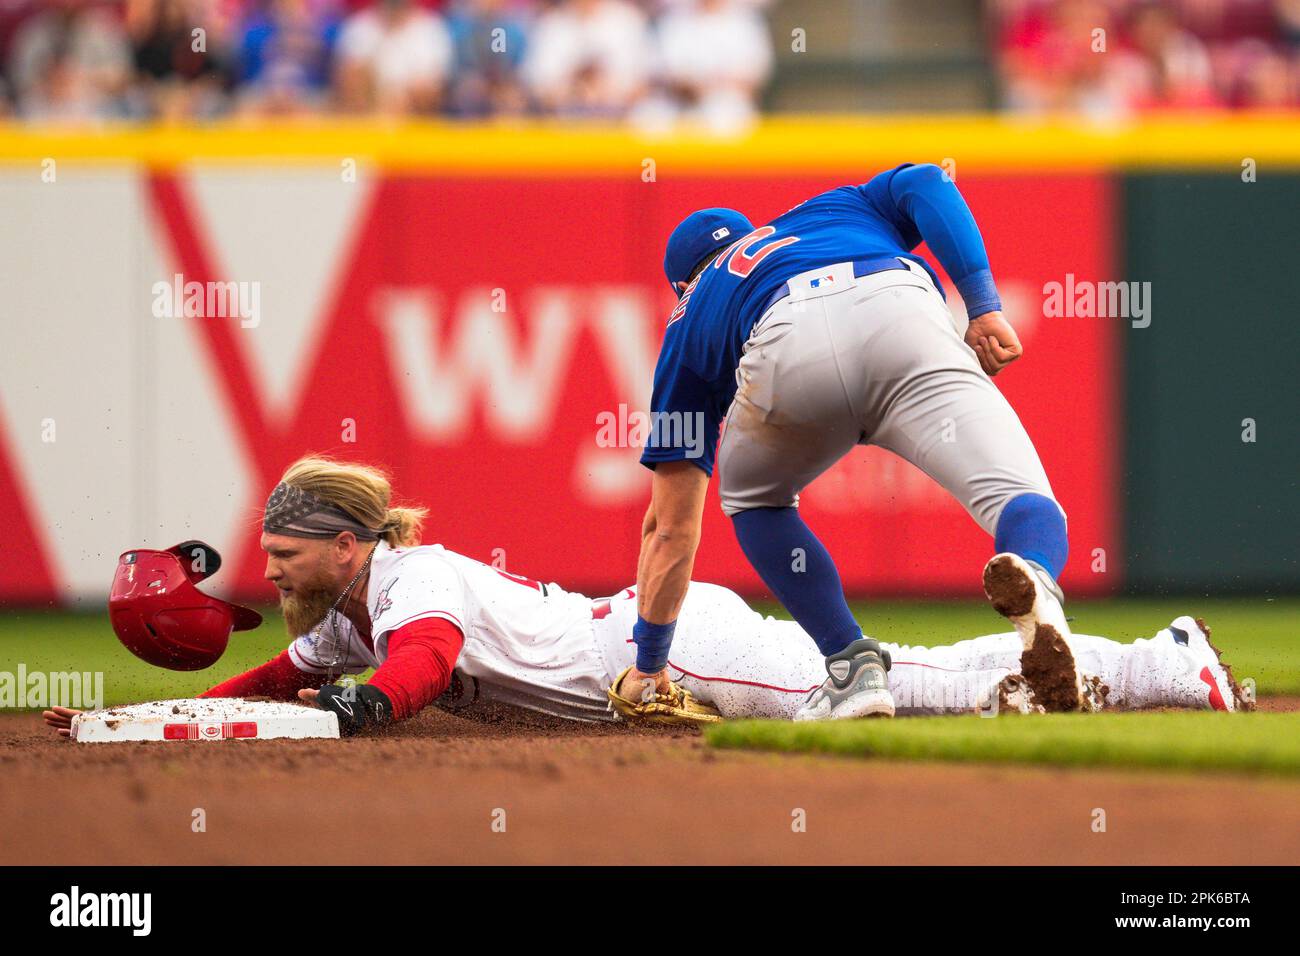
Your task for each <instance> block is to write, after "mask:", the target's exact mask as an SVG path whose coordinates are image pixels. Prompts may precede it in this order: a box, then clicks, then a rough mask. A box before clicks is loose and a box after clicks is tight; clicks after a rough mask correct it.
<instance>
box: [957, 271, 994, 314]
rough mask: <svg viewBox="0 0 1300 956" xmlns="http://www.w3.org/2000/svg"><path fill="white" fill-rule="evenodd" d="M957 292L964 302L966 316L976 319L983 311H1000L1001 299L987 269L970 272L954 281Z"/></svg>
mask: <svg viewBox="0 0 1300 956" xmlns="http://www.w3.org/2000/svg"><path fill="white" fill-rule="evenodd" d="M956 285H957V293H958V295H960V296H961V300H962V301H963V302H965V303H966V317H967V318H969V319H978V318H979V317H980V316H981V315H983V314H984V313H985V312H1001V311H1002V299H1001V298H999V297H998V287H997V286H996V285H994V283H993V273H992V272H991V271H989V270H988V269H981V270H980V271H979V272H972V273H971V274H970V275H968V276H966V278H964V279H960V280H958V281H957V283H956Z"/></svg>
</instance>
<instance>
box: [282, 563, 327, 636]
mask: <svg viewBox="0 0 1300 956" xmlns="http://www.w3.org/2000/svg"><path fill="white" fill-rule="evenodd" d="M322 563H323V562H322ZM342 590H343V589H342V588H340V587H339V586H338V585H336V584H334V582H333V581H331V580H330V579H329V576H328V575H327V574H326V573H325V570H324V568H323V567H322V568H321V570H320V573H319V574H317V576H316V577H315V578H313V579H312V580H311V581H309V582H307V584H306V585H304V586H303V587H301V588H296V589H295V590H294V591H293V592H292V593H291V594H281V595H280V610H281V611H282V612H283V614H284V624H285V627H286V628H287V629H288V631H289V633H290V634H291V635H292V636H294V637H300V636H302V635H303V634H309V633H311V631H312V630H313V629H314V628H315V627H316V625H317V624H319V623H320V622H321V621H323V620H325V615H326V614H328V613H329V611H330V608H331V607H333V606H334V602H335V601H337V600H338V599H339V595H340V594H341V593H342Z"/></svg>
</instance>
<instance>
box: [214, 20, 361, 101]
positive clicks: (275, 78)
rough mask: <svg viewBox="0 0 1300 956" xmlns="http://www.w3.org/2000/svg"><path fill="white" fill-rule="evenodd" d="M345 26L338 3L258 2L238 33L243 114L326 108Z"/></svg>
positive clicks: (237, 75) (238, 70)
mask: <svg viewBox="0 0 1300 956" xmlns="http://www.w3.org/2000/svg"><path fill="white" fill-rule="evenodd" d="M341 25H342V16H341V11H340V9H339V4H338V3H337V2H335V0H252V2H250V3H249V4H248V10H247V11H246V14H245V16H244V18H243V19H242V21H241V22H240V23H239V26H238V29H237V31H236V35H237V69H236V77H237V82H238V83H239V84H240V86H241V89H240V93H239V99H240V110H241V111H242V112H245V113H255V114H261V115H290V114H294V113H298V112H302V111H304V110H307V109H313V110H319V109H321V108H322V106H323V105H324V100H325V97H326V94H327V93H328V90H329V82H330V54H331V52H332V49H333V46H334V43H335V41H336V40H337V38H338V33H339V30H340V27H341Z"/></svg>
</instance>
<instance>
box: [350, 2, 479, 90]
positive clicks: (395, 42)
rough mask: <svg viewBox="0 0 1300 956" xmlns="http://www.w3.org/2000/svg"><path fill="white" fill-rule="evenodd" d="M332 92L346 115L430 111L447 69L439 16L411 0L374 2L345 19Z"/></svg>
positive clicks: (448, 51) (447, 46)
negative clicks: (374, 112)
mask: <svg viewBox="0 0 1300 956" xmlns="http://www.w3.org/2000/svg"><path fill="white" fill-rule="evenodd" d="M337 56H338V63H337V67H336V72H335V90H336V92H337V95H338V100H339V104H340V106H341V107H342V109H343V110H344V111H347V112H358V113H359V112H368V111H376V112H379V113H382V114H385V115H410V114H417V113H430V112H433V111H434V110H435V109H436V108H437V107H438V105H439V103H440V102H441V99H442V94H443V88H444V86H445V85H446V83H447V79H448V75H449V73H450V71H451V66H452V56H453V51H452V44H451V37H450V35H449V34H448V33H447V27H446V25H445V24H444V23H443V21H442V18H441V17H439V16H438V15H437V14H435V13H431V12H429V11H427V10H422V9H420V8H419V7H418V6H416V5H415V3H413V2H412V0H378V2H377V3H376V4H375V5H374V6H373V7H370V8H369V9H364V10H361V11H360V12H358V13H355V14H353V15H352V16H350V17H348V18H347V20H346V21H344V24H343V30H342V33H340V35H339V42H338V51H337Z"/></svg>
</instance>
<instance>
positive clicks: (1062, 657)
mask: <svg viewBox="0 0 1300 956" xmlns="http://www.w3.org/2000/svg"><path fill="white" fill-rule="evenodd" d="M984 593H985V595H987V596H988V599H989V603H991V604H992V605H993V609H994V610H996V611H997V612H998V613H999V614H1001V615H1002V616H1003V617H1005V618H1008V619H1009V620H1010V621H1011V623H1012V624H1013V625H1014V626H1015V628H1016V633H1017V634H1019V635H1020V643H1021V646H1022V647H1023V648H1024V651H1023V653H1022V654H1021V655H1020V673H1021V674H1022V675H1023V676H1024V678H1025V679H1026V680H1027V681H1028V682H1029V685H1030V687H1032V688H1033V690H1034V699H1035V701H1036V702H1037V703H1038V704H1041V705H1042V706H1043V708H1044V709H1046V710H1047V711H1048V712H1057V711H1071V710H1083V711H1089V712H1091V711H1096V710H1099V709H1100V706H1101V703H1100V701H1099V700H1098V697H1099V695H1098V693H1097V692H1095V691H1094V690H1093V689H1092V688H1090V687H1089V686H1088V684H1087V683H1086V682H1085V681H1084V678H1083V675H1082V674H1080V673H1079V668H1078V666H1077V664H1076V663H1075V659H1074V651H1073V650H1072V649H1071V647H1070V636H1071V635H1070V625H1069V624H1068V623H1067V622H1066V620H1065V607H1064V601H1065V598H1064V595H1063V594H1062V593H1061V589H1060V587H1059V586H1058V585H1057V583H1056V582H1055V581H1054V580H1052V576H1051V575H1050V574H1048V573H1047V571H1045V570H1044V569H1043V568H1042V567H1040V566H1039V565H1038V564H1036V563H1035V562H1033V561H1026V560H1025V559H1024V558H1022V557H1020V555H1018V554H1011V553H1010V552H1004V553H1003V554H998V555H994V557H993V558H992V559H991V560H990V561H989V563H988V564H986V565H985V566H984ZM1103 699H1104V698H1103Z"/></svg>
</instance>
